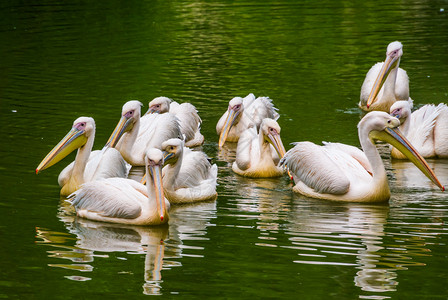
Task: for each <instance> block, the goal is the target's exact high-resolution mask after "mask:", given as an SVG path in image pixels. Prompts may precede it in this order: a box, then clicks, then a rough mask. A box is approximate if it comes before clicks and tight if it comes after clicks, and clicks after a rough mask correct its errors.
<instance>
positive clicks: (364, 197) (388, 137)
mask: <svg viewBox="0 0 448 300" xmlns="http://www.w3.org/2000/svg"><path fill="white" fill-rule="evenodd" d="M399 125H400V121H399V120H398V119H397V118H395V117H392V116H390V115H389V114H387V113H386V112H380V111H373V112H370V113H368V114H366V115H365V116H364V118H363V119H361V121H360V122H359V123H358V135H359V141H360V143H361V147H362V149H363V151H364V154H365V156H366V158H367V160H368V162H369V164H370V166H371V168H372V169H371V172H368V170H366V169H365V168H364V167H363V166H362V165H361V164H360V163H359V161H358V160H357V159H355V158H354V157H352V156H351V155H349V154H347V152H345V151H340V150H338V149H335V148H331V147H327V146H318V145H316V144H314V143H311V142H299V143H295V146H294V148H292V149H290V150H289V151H288V152H287V153H286V154H285V156H284V157H283V158H282V159H281V161H280V164H281V165H283V166H287V168H288V169H289V171H290V172H291V173H292V176H293V178H294V182H295V186H294V187H293V191H294V192H297V193H300V194H302V195H305V196H307V197H311V198H318V199H327V200H338V201H347V202H383V201H387V200H388V199H389V198H390V189H389V184H388V181H387V174H386V170H385V169H384V164H383V162H382V160H381V156H380V154H379V152H378V150H377V149H376V147H375V145H374V140H382V141H385V142H387V143H389V144H392V145H393V146H395V147H396V148H397V149H399V150H400V151H401V152H402V153H403V154H405V155H406V156H407V157H408V158H409V159H410V160H411V161H412V162H413V163H414V164H415V165H416V166H417V167H418V168H419V169H420V170H421V171H422V172H423V173H424V174H425V175H426V176H427V177H428V178H429V179H430V180H431V181H432V182H433V183H435V184H436V185H437V186H438V187H439V188H440V189H441V190H444V187H443V186H442V184H440V182H439V180H438V179H437V177H436V175H435V174H434V172H433V171H432V170H431V169H430V168H429V166H428V164H427V163H426V161H425V160H424V158H423V157H422V156H421V155H420V154H419V153H418V152H417V151H415V149H414V148H413V147H412V145H411V144H410V143H409V142H408V141H407V140H406V139H405V138H404V137H403V135H402V133H401V132H400V131H399V130H398V128H397V127H398V126H399Z"/></svg>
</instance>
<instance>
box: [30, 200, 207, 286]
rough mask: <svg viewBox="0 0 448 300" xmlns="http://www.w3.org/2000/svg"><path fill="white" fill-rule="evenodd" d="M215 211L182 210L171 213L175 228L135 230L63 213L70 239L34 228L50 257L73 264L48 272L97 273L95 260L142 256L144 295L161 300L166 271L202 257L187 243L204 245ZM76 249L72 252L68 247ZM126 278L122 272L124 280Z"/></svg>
mask: <svg viewBox="0 0 448 300" xmlns="http://www.w3.org/2000/svg"><path fill="white" fill-rule="evenodd" d="M215 209H216V206H215V203H214V202H211V203H206V202H205V203H201V204H199V205H189V206H184V207H182V206H180V207H179V206H178V207H175V208H174V209H172V211H171V215H170V217H171V222H173V223H174V224H175V225H172V226H168V225H167V226H146V227H145V226H132V225H122V224H109V223H102V222H95V221H90V220H86V219H83V218H78V217H74V216H71V215H67V214H66V208H65V207H62V208H61V210H60V214H59V218H60V220H61V221H62V222H64V224H65V226H66V228H67V231H68V232H69V233H63V232H55V231H51V230H49V229H45V228H40V227H38V228H36V238H37V239H38V241H37V243H38V244H40V245H45V246H51V247H53V248H55V249H56V250H48V251H47V253H48V256H49V257H51V258H58V259H62V260H69V261H71V262H72V263H71V264H67V263H57V264H49V266H50V267H57V268H63V269H68V270H70V271H81V272H95V267H94V266H95V260H96V259H98V258H103V259H108V260H111V259H112V257H111V256H110V255H109V254H108V253H112V252H118V253H120V252H122V253H123V256H124V257H116V258H118V259H124V260H127V259H131V258H129V257H128V258H126V256H127V255H132V254H136V255H144V256H145V259H144V264H143V266H142V268H143V269H144V283H143V285H142V287H143V293H144V294H146V295H160V294H162V292H161V290H162V283H163V280H162V270H169V269H171V268H172V267H181V266H182V264H181V262H180V261H179V259H181V257H183V256H190V257H198V258H200V257H202V255H200V254H197V253H195V254H192V253H190V252H197V251H198V250H199V251H200V250H202V249H201V248H198V247H190V246H188V241H189V240H200V239H205V238H204V237H203V236H204V235H205V233H206V227H207V226H210V223H209V220H210V219H211V218H213V216H214V212H215ZM73 241H74V245H73V246H71V245H70V244H73ZM124 273H127V271H122V272H121V274H124ZM65 278H67V279H70V280H75V281H87V280H91V279H92V278H91V277H87V276H81V275H67V276H65Z"/></svg>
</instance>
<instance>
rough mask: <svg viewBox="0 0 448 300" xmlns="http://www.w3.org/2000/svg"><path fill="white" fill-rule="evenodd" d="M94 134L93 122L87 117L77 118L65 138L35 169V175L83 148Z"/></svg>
mask: <svg viewBox="0 0 448 300" xmlns="http://www.w3.org/2000/svg"><path fill="white" fill-rule="evenodd" d="M94 134H95V121H94V120H93V119H92V118H89V117H79V118H78V119H76V120H75V122H73V127H72V129H71V130H70V131H69V132H68V133H67V134H66V136H65V137H64V138H63V139H62V140H61V141H60V142H59V143H58V144H57V145H56V146H55V147H54V148H53V149H52V150H51V151H50V152H49V153H48V154H47V156H45V158H44V159H43V160H42V162H41V163H40V164H39V166H38V167H37V169H36V174H37V173H39V172H40V171H42V170H45V169H46V168H49V167H51V166H52V165H54V164H56V163H57V162H59V161H61V160H62V159H63V158H64V157H66V156H67V155H69V154H70V153H71V152H73V150H75V149H78V148H81V147H83V146H84V145H85V144H86V143H87V140H88V138H89V137H90V136H91V135H94Z"/></svg>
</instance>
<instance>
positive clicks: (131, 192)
mask: <svg viewBox="0 0 448 300" xmlns="http://www.w3.org/2000/svg"><path fill="white" fill-rule="evenodd" d="M145 161H146V186H144V185H143V184H141V183H139V182H137V181H135V180H132V179H127V178H108V179H104V180H97V181H94V182H89V183H85V184H84V185H83V186H82V187H81V189H79V190H77V191H76V192H74V193H73V194H71V195H70V196H69V198H70V200H69V201H70V202H71V204H72V205H73V206H74V207H75V209H76V214H77V215H78V216H80V217H82V218H86V219H90V220H94V221H102V222H109V223H121V224H133V225H160V224H164V223H166V222H168V219H169V215H168V211H169V207H170V204H169V202H168V200H166V198H165V196H164V193H163V185H162V167H163V153H162V151H160V150H159V149H156V148H151V149H149V150H148V151H147V152H146V155H145Z"/></svg>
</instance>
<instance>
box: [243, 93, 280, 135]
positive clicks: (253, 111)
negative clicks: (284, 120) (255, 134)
mask: <svg viewBox="0 0 448 300" xmlns="http://www.w3.org/2000/svg"><path fill="white" fill-rule="evenodd" d="M243 106H244V114H245V116H246V117H248V118H250V119H251V121H252V122H253V123H254V124H256V126H257V127H258V126H260V124H261V121H263V119H265V118H271V119H274V120H277V119H278V118H279V117H280V115H279V114H278V113H277V110H278V109H277V108H275V107H274V104H273V103H272V99H271V98H269V97H258V98H256V99H255V96H254V95H253V94H249V95H248V96H246V97H245V98H244V99H243Z"/></svg>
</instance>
